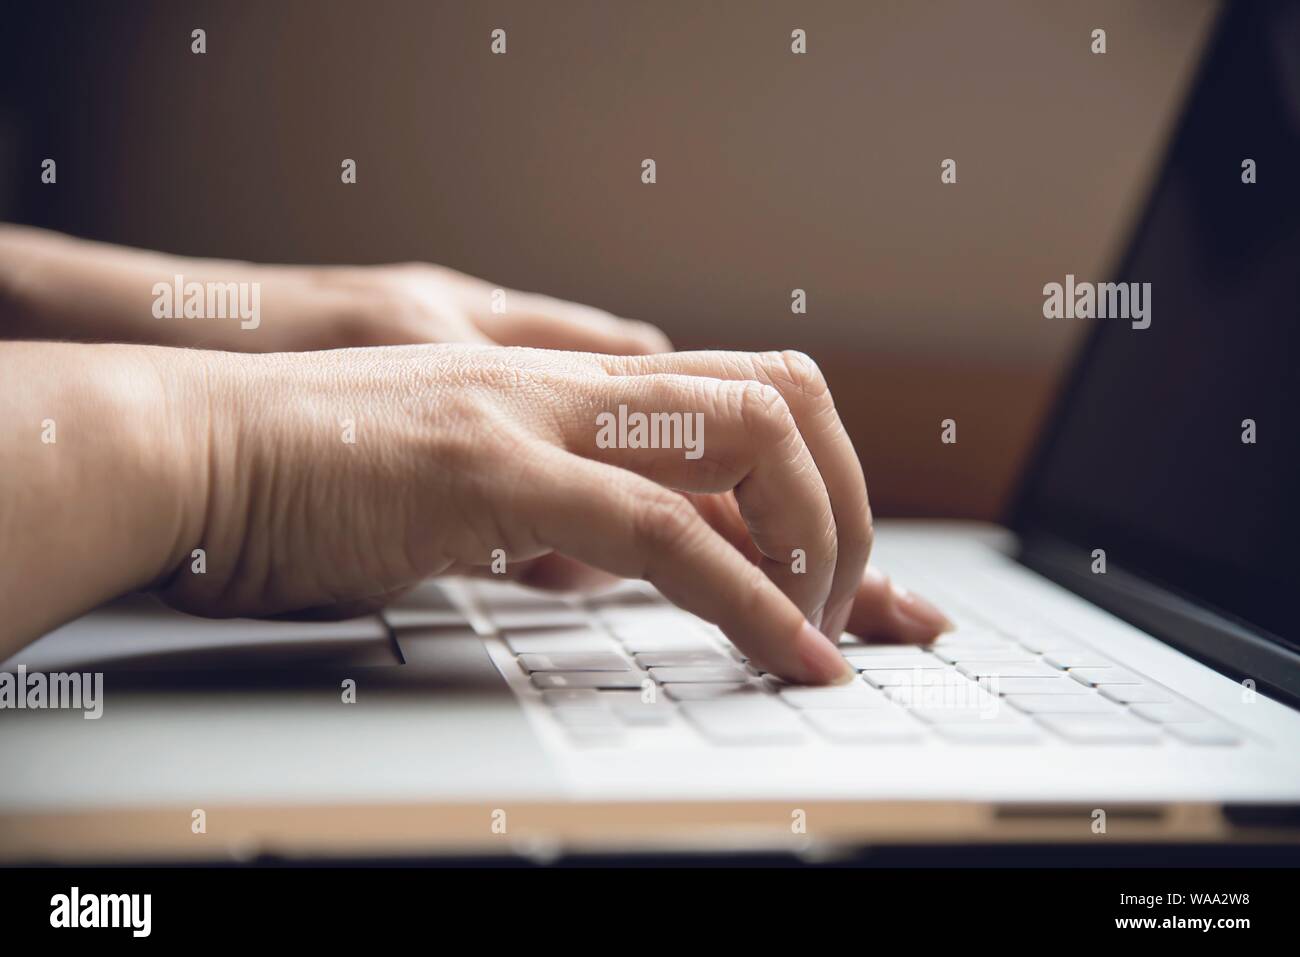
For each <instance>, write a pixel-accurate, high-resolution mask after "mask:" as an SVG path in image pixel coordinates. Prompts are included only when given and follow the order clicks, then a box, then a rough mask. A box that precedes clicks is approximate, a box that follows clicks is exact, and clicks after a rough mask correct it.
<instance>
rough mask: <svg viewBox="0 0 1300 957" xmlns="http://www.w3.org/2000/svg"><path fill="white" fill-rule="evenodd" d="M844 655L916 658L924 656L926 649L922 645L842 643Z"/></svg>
mask: <svg viewBox="0 0 1300 957" xmlns="http://www.w3.org/2000/svg"><path fill="white" fill-rule="evenodd" d="M838 647H839V649H840V653H841V654H842V655H845V656H848V655H881V656H883V657H887V658H892V657H895V656H897V655H907V656H909V657H915V656H917V655H924V654H925V653H926V652H925V649H923V648H922V647H921V646H920V645H864V644H862V642H859V641H842V642H840V644H839V645H838Z"/></svg>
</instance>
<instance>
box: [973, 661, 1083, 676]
mask: <svg viewBox="0 0 1300 957" xmlns="http://www.w3.org/2000/svg"><path fill="white" fill-rule="evenodd" d="M957 670H958V671H959V672H961V673H962V674H964V675H965V676H966V677H968V678H989V677H992V676H993V675H997V676H998V677H999V678H1048V677H1051V676H1052V675H1055V674H1058V672H1057V671H1055V670H1054V669H1052V668H1049V667H1048V666H1047V665H1045V664H1042V663H1041V662H1038V661H963V662H962V663H961V664H959V665H958V666H957Z"/></svg>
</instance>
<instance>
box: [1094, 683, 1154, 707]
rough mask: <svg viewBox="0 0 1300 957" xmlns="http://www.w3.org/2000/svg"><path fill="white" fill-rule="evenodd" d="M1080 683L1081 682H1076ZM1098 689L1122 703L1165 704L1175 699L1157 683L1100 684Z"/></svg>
mask: <svg viewBox="0 0 1300 957" xmlns="http://www.w3.org/2000/svg"><path fill="white" fill-rule="evenodd" d="M1074 683H1075V684H1079V682H1077V681H1076V682H1074ZM1097 690H1098V691H1099V692H1101V694H1102V696H1103V697H1106V698H1109V699H1110V700H1111V701H1116V702H1118V703H1120V704H1165V703H1168V702H1172V701H1173V700H1174V697H1173V695H1171V694H1170V693H1169V692H1168V691H1165V690H1164V689H1163V688H1157V687H1156V686H1155V685H1149V684H1141V685H1108V684H1099V685H1097Z"/></svg>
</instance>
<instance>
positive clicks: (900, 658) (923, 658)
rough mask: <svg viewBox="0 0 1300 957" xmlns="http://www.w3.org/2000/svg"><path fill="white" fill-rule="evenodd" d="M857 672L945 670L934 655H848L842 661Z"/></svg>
mask: <svg viewBox="0 0 1300 957" xmlns="http://www.w3.org/2000/svg"><path fill="white" fill-rule="evenodd" d="M844 660H845V661H847V662H848V663H849V664H851V665H852V666H853V667H854V668H857V669H858V670H859V671H866V670H868V669H870V670H872V671H900V670H908V669H912V668H922V669H925V670H930V671H934V670H937V669H944V668H947V665H945V664H944V663H943V662H942V661H940V660H939V659H938V658H937V657H935V656H934V655H926V654H921V655H848V656H846V657H845V659H844Z"/></svg>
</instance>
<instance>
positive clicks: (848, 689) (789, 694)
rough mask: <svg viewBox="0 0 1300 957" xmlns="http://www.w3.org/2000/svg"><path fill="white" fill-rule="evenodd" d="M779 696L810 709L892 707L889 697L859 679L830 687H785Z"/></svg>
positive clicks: (792, 704)
mask: <svg viewBox="0 0 1300 957" xmlns="http://www.w3.org/2000/svg"><path fill="white" fill-rule="evenodd" d="M777 696H778V697H780V699H781V700H782V701H784V702H785V703H786V704H788V705H790V706H791V707H794V708H799V709H801V710H810V711H811V710H817V711H821V710H826V709H835V710H842V709H846V708H848V709H862V708H890V707H892V705H891V704H890V702H889V699H888V698H886V697H885V696H884V695H882V694H881V693H880V692H879V691H876V690H874V689H873V688H870V687H868V686H867V685H866V684H864V683H863V682H859V681H855V682H853V683H852V684H847V685H833V686H831V687H828V688H800V687H794V686H790V687H783V688H781V689H780V690H778V692H777Z"/></svg>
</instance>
